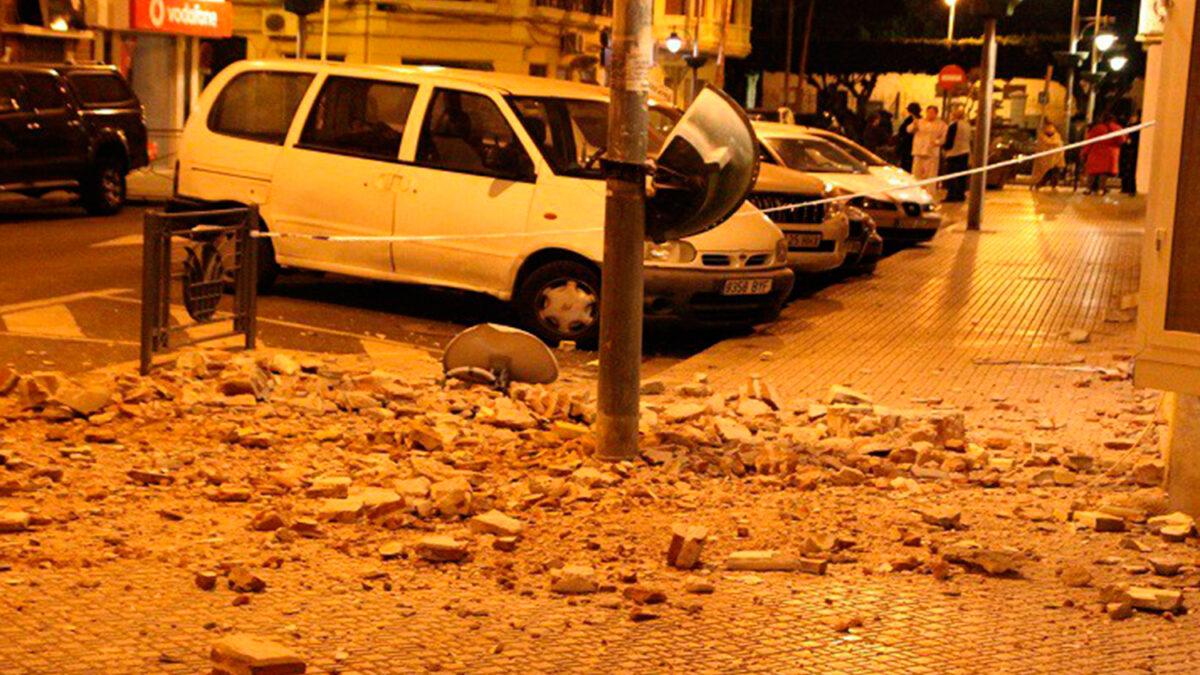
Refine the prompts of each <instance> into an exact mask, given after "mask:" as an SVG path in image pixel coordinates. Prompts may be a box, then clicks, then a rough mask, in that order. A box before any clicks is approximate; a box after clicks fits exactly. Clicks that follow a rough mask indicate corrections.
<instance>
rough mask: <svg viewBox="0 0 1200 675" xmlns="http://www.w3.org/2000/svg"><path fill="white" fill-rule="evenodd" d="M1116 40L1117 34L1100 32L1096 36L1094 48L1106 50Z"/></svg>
mask: <svg viewBox="0 0 1200 675" xmlns="http://www.w3.org/2000/svg"><path fill="white" fill-rule="evenodd" d="M1116 42H1117V36H1116V35H1113V34H1112V33H1101V34H1099V35H1097V36H1096V49H1099V50H1100V51H1102V52H1106V51H1108V50H1109V49H1111V48H1112V46H1113V45H1114V44H1116Z"/></svg>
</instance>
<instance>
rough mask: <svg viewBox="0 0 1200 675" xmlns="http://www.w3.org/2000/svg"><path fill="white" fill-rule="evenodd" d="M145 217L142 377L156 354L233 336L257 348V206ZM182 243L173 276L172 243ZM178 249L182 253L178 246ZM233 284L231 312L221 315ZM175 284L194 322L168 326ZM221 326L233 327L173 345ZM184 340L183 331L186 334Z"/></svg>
mask: <svg viewBox="0 0 1200 675" xmlns="http://www.w3.org/2000/svg"><path fill="white" fill-rule="evenodd" d="M178 207H179V205H178V204H171V205H169V206H168V211H167V212H164V211H150V212H147V213H146V217H145V219H144V221H143V224H142V228H143V244H142V341H141V371H142V373H143V374H146V373H149V372H150V367H151V365H152V362H153V359H154V355H155V354H156V353H160V352H165V351H169V350H170V349H173V348H174V349H177V348H179V347H183V346H186V345H189V344H195V343H197V342H202V341H209V340H217V339H221V338H226V337H230V336H235V335H241V336H244V337H245V345H246V349H254V346H255V341H256V335H257V320H256V313H257V300H258V299H257V296H256V291H257V285H258V247H257V241H256V240H255V239H254V238H253V237H252V236H251V233H252V232H253V231H254V230H255V229H256V228H257V225H258V207H257V206H254V205H251V206H248V207H237V208H224V209H212V210H191V211H186V210H185V211H180V210H178ZM180 242H181V243H182V247H181V248H182V250H183V251H184V255H183V259H182V260H181V261H178V262H179V265H178V266H179V267H180V271H178V272H175V271H173V267H175V265H174V261H173V260H172V257H171V253H172V248H173V246H172V244H174V243H180ZM175 248H180V247H175ZM230 279H232V286H233V311H232V312H231V313H222V312H218V311H217V308H218V305H219V304H220V302H221V298H222V296H223V295H224V290H225V286H226V285H227V284H229V283H230ZM175 281H178V282H179V287H180V291H179V292H180V296H181V299H182V301H183V307H184V309H185V310H186V311H187V315H188V316H189V317H190V318H191V319H192V320H193V323H190V324H186V325H175V326H172V325H171V287H172V282H175ZM223 321H229V322H230V323H231V325H230V329H229V330H228V331H225V332H220V333H218V334H215V335H207V334H206V335H205V336H204V337H202V338H189V339H186V340H184V341H182V342H175V341H173V340H172V339H171V338H172V335H174V334H176V333H184V332H185V331H188V330H189V329H192V328H196V327H198V326H206V325H209V324H215V323H219V322H223ZM184 334H185V335H187V334H186V333H184Z"/></svg>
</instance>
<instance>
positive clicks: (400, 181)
mask: <svg viewBox="0 0 1200 675" xmlns="http://www.w3.org/2000/svg"><path fill="white" fill-rule="evenodd" d="M411 185H412V180H411V179H410V178H409V177H408V176H406V175H404V174H402V173H381V174H379V175H378V176H376V177H375V187H377V188H379V189H380V190H389V191H393V192H407V191H408V190H409V187H410V186H411Z"/></svg>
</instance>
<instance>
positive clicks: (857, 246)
mask: <svg viewBox="0 0 1200 675" xmlns="http://www.w3.org/2000/svg"><path fill="white" fill-rule="evenodd" d="M861 250H862V242H861V241H848V242H846V252H847V253H858V252H859V251H861Z"/></svg>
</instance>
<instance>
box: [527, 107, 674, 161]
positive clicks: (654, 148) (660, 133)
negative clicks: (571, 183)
mask: <svg viewBox="0 0 1200 675" xmlns="http://www.w3.org/2000/svg"><path fill="white" fill-rule="evenodd" d="M510 101H511V102H512V105H513V109H514V110H516V111H517V116H518V117H520V118H521V123H522V125H524V127H525V130H526V131H528V132H529V135H530V137H532V138H533V142H534V143H536V144H537V146H538V147H539V148H541V151H542V155H543V156H544V157H545V158H546V162H547V163H549V164H550V168H552V169H554V173H556V174H559V175H563V176H575V177H578V178H602V177H603V175H602V174H601V170H600V156H601V155H603V154H604V146H605V144H606V143H607V141H608V103H606V102H604V101H589V100H582V99H571V98H553V97H533V96H514V97H512V98H511V99H510ZM678 118H679V111H677V110H674V109H672V108H666V107H662V106H654V107H651V109H650V138H649V143H648V146H647V151H648V153H649V154H650V155H651V156H653V155H656V154H658V151H659V150H660V149H662V145H663V142H664V141H665V140H666V138H667V134H668V133H670V131H671V128H672V127H674V126H675V121H676V120H677V119H678Z"/></svg>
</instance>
